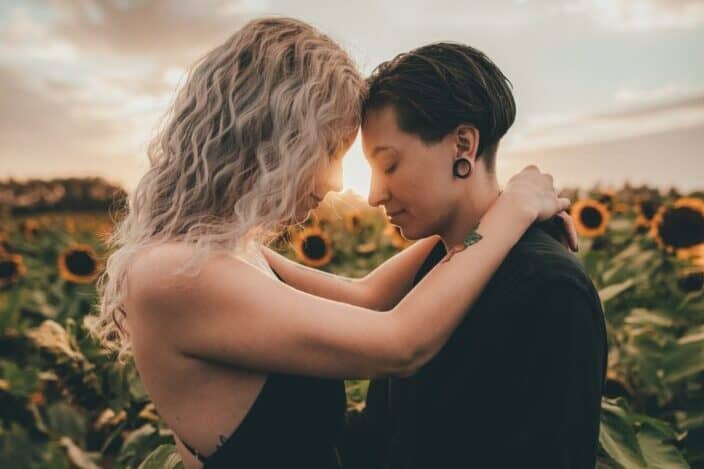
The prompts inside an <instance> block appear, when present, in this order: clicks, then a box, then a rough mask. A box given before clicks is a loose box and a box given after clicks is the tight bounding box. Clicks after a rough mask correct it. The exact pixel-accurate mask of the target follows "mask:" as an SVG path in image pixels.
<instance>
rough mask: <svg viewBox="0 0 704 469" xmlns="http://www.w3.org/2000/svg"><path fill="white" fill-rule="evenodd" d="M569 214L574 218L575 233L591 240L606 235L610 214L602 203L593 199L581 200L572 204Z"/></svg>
mask: <svg viewBox="0 0 704 469" xmlns="http://www.w3.org/2000/svg"><path fill="white" fill-rule="evenodd" d="M570 214H571V215H572V217H573V218H574V223H575V226H576V228H577V233H579V234H580V235H582V236H585V237H588V238H593V237H596V236H602V235H603V234H604V233H606V227H607V226H608V224H609V220H610V219H611V212H609V209H608V208H607V207H606V205H604V204H603V203H601V202H599V201H598V200H594V199H582V200H578V201H577V202H575V203H574V204H572V207H571V210H570Z"/></svg>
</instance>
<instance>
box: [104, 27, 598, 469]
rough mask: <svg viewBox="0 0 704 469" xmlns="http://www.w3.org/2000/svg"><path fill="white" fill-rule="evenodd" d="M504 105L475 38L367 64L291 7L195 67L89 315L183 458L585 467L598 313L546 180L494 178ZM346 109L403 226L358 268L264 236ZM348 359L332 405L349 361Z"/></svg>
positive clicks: (304, 199) (293, 212) (337, 132)
mask: <svg viewBox="0 0 704 469" xmlns="http://www.w3.org/2000/svg"><path fill="white" fill-rule="evenodd" d="M515 112H516V107H515V103H514V99H513V96H512V93H511V88H510V84H509V82H508V80H507V79H506V77H505V76H504V75H503V74H502V72H501V71H500V70H499V69H498V68H497V66H496V65H495V64H494V63H493V62H492V61H491V60H490V59H489V58H488V57H487V56H486V55H484V54H483V53H481V52H480V51H478V50H476V49H474V48H472V47H469V46H466V45H461V44H457V43H436V44H431V45H428V46H424V47H420V48H418V49H415V50H412V51H410V52H407V53H404V54H400V55H399V56H397V57H396V58H394V59H392V60H390V61H388V62H384V63H382V64H381V65H380V66H378V67H377V68H376V69H375V71H374V72H373V73H372V75H371V76H370V77H369V78H367V79H364V78H363V77H362V76H361V74H360V72H359V71H358V69H357V68H356V66H355V65H354V63H353V61H352V60H351V59H350V57H349V56H348V55H347V54H346V53H345V52H344V50H343V49H342V48H341V47H340V46H339V45H338V44H337V43H335V42H334V41H332V40H331V39H330V38H329V37H327V36H326V35H324V34H322V33H321V32H319V31H318V30H317V29H315V28H314V27H312V26H310V25H308V24H306V23H304V22H301V21H298V20H294V19H290V18H262V19H257V20H254V21H251V22H249V23H248V24H246V25H245V26H244V27H243V28H241V29H240V30H238V31H236V32H235V33H234V34H233V35H232V36H231V37H229V38H228V39H227V40H226V41H225V42H224V43H222V44H220V45H218V46H217V47H215V48H214V49H212V50H211V51H210V52H208V53H207V54H206V55H204V56H203V57H202V58H201V59H200V60H199V61H198V62H197V63H196V64H195V65H194V66H193V67H192V69H191V70H190V72H189V75H188V78H187V80H186V82H185V83H184V85H183V86H182V88H181V89H180V90H179V91H178V93H177V96H176V98H175V100H174V102H173V104H172V106H171V108H170V109H169V112H168V114H167V115H166V117H165V122H164V125H163V127H162V128H161V130H160V132H159V134H158V135H157V136H156V137H155V138H154V140H153V141H152V142H151V144H150V146H149V149H148V154H149V160H150V168H149V170H148V171H147V172H146V174H145V175H144V176H143V177H142V178H141V180H140V182H139V184H138V185H137V187H136V189H135V190H134V191H133V193H132V194H131V195H130V198H129V205H128V210H127V212H126V215H125V217H124V218H123V219H122V220H121V221H120V222H119V224H118V225H117V226H116V229H115V231H114V233H113V236H112V238H111V243H112V247H113V249H114V250H113V252H112V254H111V256H110V257H109V259H108V262H107V267H106V271H105V273H104V274H103V276H102V277H101V278H100V279H99V283H98V288H99V293H100V300H101V301H100V311H99V321H97V322H96V328H95V330H94V331H93V332H94V334H95V335H96V336H97V337H99V338H100V339H101V340H102V341H103V342H104V344H105V346H106V347H108V348H110V349H112V350H114V351H116V352H118V359H119V361H120V362H125V361H127V360H131V359H133V360H134V363H135V366H136V368H137V370H138V373H139V376H140V379H141V381H142V383H143V385H144V387H145V389H146V391H147V393H148V394H149V396H150V398H151V399H152V401H153V402H154V404H155V406H156V409H157V410H158V412H159V414H160V416H161V417H162V419H163V420H164V421H165V422H166V424H167V425H168V426H169V427H170V428H171V429H172V430H173V432H174V436H175V440H176V444H177V448H178V450H179V453H180V454H181V456H182V459H183V462H184V465H185V467H186V468H187V469H190V468H199V467H205V468H289V467H290V468H310V469H316V468H325V469H328V468H338V469H339V468H344V469H349V468H450V467H463V468H464V467H472V468H474V467H476V468H504V467H506V468H524V467H525V468H533V467H535V468H553V467H554V468H583V467H584V468H586V467H594V465H595V458H596V452H597V438H598V432H599V411H600V402H601V392H602V385H603V381H604V377H605V372H606V357H607V348H606V338H605V327H604V320H603V312H602V310H601V306H600V302H599V298H598V296H597V294H596V291H595V289H594V287H593V285H592V283H591V281H590V279H589V277H588V275H587V274H586V273H585V271H584V269H583V267H582V266H581V265H580V264H579V262H578V261H577V260H576V258H575V256H574V254H573V253H572V252H570V251H574V250H576V249H577V243H576V235H575V231H574V228H573V224H572V219H571V218H570V217H569V215H567V214H566V213H565V210H566V209H567V208H568V206H569V203H570V201H569V200H567V199H564V198H560V197H559V196H558V194H557V192H556V190H555V188H554V186H553V180H552V177H551V176H550V175H549V174H545V173H541V172H540V171H539V170H538V169H537V168H536V167H534V166H529V167H527V168H525V169H524V170H523V171H521V172H520V173H518V174H516V175H514V176H513V177H512V178H511V179H510V180H509V181H508V183H507V184H506V185H505V186H504V187H503V188H500V187H499V184H498V182H497V177H496V172H495V159H496V158H497V157H498V156H497V155H498V147H499V142H500V140H501V138H502V137H503V136H504V134H505V133H506V132H507V131H508V129H509V128H510V126H511V125H512V123H513V121H514V117H515ZM360 128H361V138H362V147H363V151H364V155H365V157H366V159H367V162H368V164H369V166H370V168H371V178H372V180H371V188H370V193H369V197H368V201H369V204H370V205H373V206H382V207H384V210H385V211H386V214H387V215H388V216H389V217H390V222H391V223H393V224H394V225H397V226H398V227H399V228H400V229H401V231H402V233H403V235H404V236H405V237H406V238H409V239H412V240H417V242H415V243H414V244H413V245H411V246H410V247H408V248H406V249H405V250H404V251H402V252H400V253H398V254H396V255H395V256H393V257H392V258H390V259H388V260H387V261H386V262H384V263H383V264H382V265H380V266H379V267H377V268H376V269H374V270H373V271H371V272H370V273H369V274H368V275H366V276H365V277H363V278H360V279H349V278H345V277H340V276H336V275H331V274H327V273H324V272H320V271H317V270H315V269H311V268H307V267H304V266H300V265H298V264H296V263H294V262H292V261H290V260H288V259H286V258H284V257H283V256H281V255H280V254H278V253H276V252H274V251H272V250H271V249H269V248H267V247H266V245H267V243H268V242H269V241H271V240H272V239H274V238H275V237H276V236H277V235H279V234H280V233H281V232H282V231H283V230H285V229H286V228H287V227H288V226H290V225H292V224H296V223H299V222H301V221H303V220H305V218H306V217H307V216H308V215H309V213H310V210H311V209H313V208H315V206H316V205H317V204H318V203H319V202H320V201H321V200H322V199H323V198H324V197H325V195H326V194H327V193H328V192H330V191H340V190H341V172H342V159H343V157H344V155H345V153H346V152H347V150H348V149H349V147H350V146H351V144H352V142H353V140H354V139H355V137H356V135H357V133H358V131H359V130H360ZM364 378H371V379H372V381H371V384H370V387H369V392H368V396H367V403H366V407H365V409H364V411H362V412H356V413H350V414H346V413H345V407H346V406H345V390H344V381H343V380H344V379H364Z"/></svg>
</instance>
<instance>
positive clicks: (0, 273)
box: [0, 260, 18, 278]
mask: <svg viewBox="0 0 704 469" xmlns="http://www.w3.org/2000/svg"><path fill="white" fill-rule="evenodd" d="M17 272H18V270H17V264H16V263H15V262H13V261H11V260H2V261H0V278H12V277H13V276H14V275H16V274H17Z"/></svg>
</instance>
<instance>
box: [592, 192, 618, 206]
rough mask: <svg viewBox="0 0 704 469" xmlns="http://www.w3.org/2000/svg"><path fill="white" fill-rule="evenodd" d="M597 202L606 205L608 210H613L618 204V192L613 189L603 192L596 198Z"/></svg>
mask: <svg viewBox="0 0 704 469" xmlns="http://www.w3.org/2000/svg"><path fill="white" fill-rule="evenodd" d="M595 199H596V201H597V202H601V203H602V204H604V205H606V207H607V208H609V209H611V208H613V207H614V205H615V204H616V192H615V191H613V190H611V189H604V190H602V191H601V192H600V193H599V194H598V195H597V196H596V197H595Z"/></svg>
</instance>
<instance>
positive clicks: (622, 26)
mask: <svg viewBox="0 0 704 469" xmlns="http://www.w3.org/2000/svg"><path fill="white" fill-rule="evenodd" d="M559 8H560V9H562V10H563V11H565V12H567V13H576V14H584V13H586V14H588V15H590V16H591V17H592V18H593V19H594V20H595V21H596V22H597V24H599V25H600V26H601V27H603V28H605V29H609V30H616V31H652V30H666V29H692V28H696V27H697V26H699V25H701V24H702V23H704V1H702V0H575V1H573V2H571V3H567V4H565V5H563V6H561V7H559Z"/></svg>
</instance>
